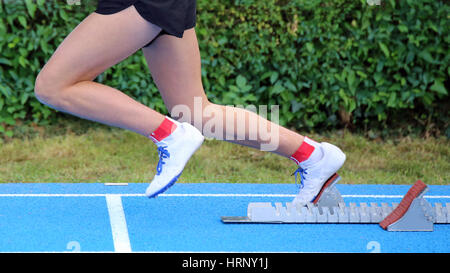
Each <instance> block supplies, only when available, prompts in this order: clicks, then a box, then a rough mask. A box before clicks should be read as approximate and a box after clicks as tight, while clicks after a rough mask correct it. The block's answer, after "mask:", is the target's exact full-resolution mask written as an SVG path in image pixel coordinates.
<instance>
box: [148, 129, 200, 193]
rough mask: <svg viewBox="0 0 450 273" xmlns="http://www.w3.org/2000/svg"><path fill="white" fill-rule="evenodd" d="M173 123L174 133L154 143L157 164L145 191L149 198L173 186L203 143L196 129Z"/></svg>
mask: <svg viewBox="0 0 450 273" xmlns="http://www.w3.org/2000/svg"><path fill="white" fill-rule="evenodd" d="M175 123H176V124H177V128H176V129H175V131H173V132H172V133H171V134H170V135H169V136H168V137H166V138H165V139H163V140H162V141H160V142H157V143H156V145H157V146H158V154H159V162H158V166H157V167H156V175H155V177H154V178H153V180H152V182H151V183H150V185H149V186H148V187H147V190H146V191H145V195H146V196H147V197H149V198H153V197H156V196H157V195H158V194H160V193H162V192H164V191H166V190H167V189H168V188H169V187H170V186H172V185H173V184H175V182H176V181H177V179H178V177H180V175H181V173H182V171H183V169H184V166H185V165H186V163H187V162H188V160H189V158H191V156H192V155H193V154H194V152H195V151H196V150H197V149H198V148H200V146H201V145H202V143H203V140H204V137H203V135H202V134H201V133H200V131H199V130H197V128H195V127H194V126H192V125H191V124H189V123H187V122H183V123H179V122H176V121H175Z"/></svg>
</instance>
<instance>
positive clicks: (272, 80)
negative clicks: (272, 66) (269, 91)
mask: <svg viewBox="0 0 450 273" xmlns="http://www.w3.org/2000/svg"><path fill="white" fill-rule="evenodd" d="M277 80H278V72H276V71H273V72H272V75H270V83H271V84H274V83H275V82H276V81H277Z"/></svg>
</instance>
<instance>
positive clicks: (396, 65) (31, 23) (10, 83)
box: [0, 0, 450, 135]
mask: <svg viewBox="0 0 450 273" xmlns="http://www.w3.org/2000/svg"><path fill="white" fill-rule="evenodd" d="M72 2H74V1H72ZM80 2H81V5H70V4H68V2H66V1H44V0H37V1H32V0H24V1H17V0H3V1H1V2H0V52H1V55H0V134H1V133H6V134H9V135H11V131H8V130H9V129H8V128H11V127H13V126H14V125H15V124H16V123H17V121H18V120H26V121H31V122H36V123H45V122H49V121H52V120H54V119H55V118H56V117H57V116H58V113H57V112H56V111H54V110H52V109H50V108H48V107H46V106H44V105H42V104H41V103H39V102H38V101H37V100H36V98H35V97H34V93H33V86H34V80H35V77H36V75H37V74H38V72H39V69H40V68H41V67H42V66H43V65H44V64H45V62H46V61H47V60H48V58H49V57H50V56H51V54H52V52H53V51H54V49H55V48H56V47H57V46H58V45H59V43H61V41H62V40H63V39H64V37H65V36H67V35H68V34H69V33H70V31H71V30H72V29H73V28H74V27H75V26H76V25H77V24H78V23H79V22H80V21H81V20H82V19H83V18H84V17H85V16H86V15H87V14H89V12H92V11H93V10H94V9H95V3H96V1H92V0H80ZM448 14H450V7H449V5H448V3H446V1H443V0H442V1H438V0H421V1H418V0H402V1H395V0H390V1H388V0H381V5H368V4H367V1H366V0H327V1H318V0H291V1H289V0H264V1H258V0H241V1H238V0H235V1H230V0H226V1H224V0H198V5H197V28H196V30H197V35H198V39H199V44H200V50H201V55H202V65H203V69H202V76H203V83H204V86H205V90H206V92H207V95H208V97H209V98H210V100H211V101H213V102H215V103H220V104H232V105H246V104H255V105H261V104H267V105H273V104H277V105H280V123H281V124H283V125H288V126H291V127H294V128H296V129H298V130H314V129H315V130H318V129H330V128H339V127H342V126H346V127H349V128H366V129H367V128H372V127H374V128H378V129H384V128H403V127H405V128H406V127H407V126H419V129H421V130H422V129H423V130H426V129H427V128H428V129H429V128H430V126H431V127H433V128H435V129H436V130H437V131H438V132H440V131H442V130H445V129H446V128H447V127H448V122H449V117H448V116H449V115H448V111H449V98H448V88H449V80H448V78H449V74H450V69H449V66H448V64H449V63H450V59H449V58H450V54H449V47H448V45H449V43H450V35H449V24H448V19H449V18H448ZM96 81H98V82H101V83H104V84H108V85H111V86H114V87H115V88H118V89H120V90H122V91H124V92H126V93H127V94H129V95H131V96H132V97H134V98H136V99H138V100H139V101H141V102H142V103H144V104H146V105H149V106H150V107H152V108H154V109H156V110H158V111H160V112H163V113H167V111H166V109H165V106H164V103H163V101H162V99H161V97H160V95H159V93H158V90H157V88H156V86H155V85H154V83H153V81H152V79H151V77H150V76H149V70H148V68H147V66H146V63H145V59H144V58H143V56H142V53H140V52H139V53H138V54H135V55H133V56H131V57H129V58H128V59H126V60H125V61H123V62H122V63H120V64H117V65H115V66H114V67H112V68H110V69H108V70H107V71H105V73H103V74H102V75H100V76H99V77H98V78H97V79H96ZM405 123H407V124H405ZM448 133H449V132H448V129H447V134H448Z"/></svg>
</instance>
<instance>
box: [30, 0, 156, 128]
mask: <svg viewBox="0 0 450 273" xmlns="http://www.w3.org/2000/svg"><path fill="white" fill-rule="evenodd" d="M160 30H161V29H160V28H159V27H158V26H155V25H153V24H151V23H149V22H147V21H146V20H145V19H143V18H142V17H141V16H140V15H139V14H138V12H137V11H136V9H135V8H134V6H131V7H129V8H127V9H125V10H122V11H120V12H118V13H115V14H111V15H101V14H97V13H93V14H90V15H89V16H88V17H86V18H85V19H84V20H83V21H82V22H81V23H80V24H79V25H78V26H77V27H76V28H75V29H74V30H73V31H72V32H71V33H70V34H69V35H68V36H67V37H66V38H65V39H64V41H63V42H62V43H61V45H60V46H59V47H58V48H57V50H56V51H55V52H54V54H53V56H52V57H51V58H50V60H49V61H48V62H47V64H46V65H45V66H44V67H43V69H42V70H41V72H40V73H39V75H38V77H37V79H36V83H35V93H36V96H37V98H38V99H39V100H40V101H42V102H43V103H45V104H47V105H49V106H51V107H53V108H55V109H57V110H60V111H63V112H67V113H70V114H73V115H76V116H79V117H82V118H85V119H89V120H93V121H97V122H101V123H104V124H108V125H112V126H117V127H121V128H125V129H129V130H132V131H134V132H137V133H139V134H142V135H147V136H148V134H149V133H151V132H153V131H154V130H155V129H156V128H157V127H158V126H159V125H160V124H161V123H162V121H163V120H164V116H163V115H161V114H159V113H158V112H156V111H154V110H152V109H150V108H149V107H147V106H145V105H143V104H141V103H139V102H137V101H135V100H134V99H132V98H130V97H129V96H127V95H125V94H124V93H122V92H120V91H119V90H117V89H115V88H112V87H109V86H106V85H103V84H100V83H97V82H94V81H93V80H94V79H95V78H96V77H97V76H98V75H99V74H100V73H102V72H103V71H105V70H106V69H107V68H109V67H111V66H113V65H115V64H117V63H118V62H120V61H122V60H124V59H125V58H127V57H128V56H130V55H131V54H133V53H134V52H136V51H137V50H139V49H140V48H142V47H143V46H144V45H145V44H146V43H148V42H149V41H151V40H152V39H153V38H154V37H155V36H156V35H157V34H158V33H159V32H160Z"/></svg>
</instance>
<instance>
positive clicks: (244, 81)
mask: <svg viewBox="0 0 450 273" xmlns="http://www.w3.org/2000/svg"><path fill="white" fill-rule="evenodd" d="M246 84H247V79H246V78H245V77H244V76H242V75H239V76H237V78H236V85H237V86H238V87H239V88H244V87H245V85H246Z"/></svg>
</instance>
